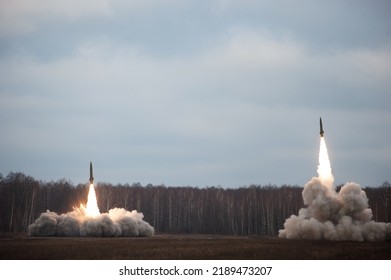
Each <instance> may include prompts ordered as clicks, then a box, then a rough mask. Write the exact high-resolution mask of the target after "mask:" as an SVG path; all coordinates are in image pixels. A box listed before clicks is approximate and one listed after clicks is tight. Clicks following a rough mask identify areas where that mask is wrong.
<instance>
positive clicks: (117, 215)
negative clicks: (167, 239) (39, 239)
mask: <svg viewBox="0 0 391 280" xmlns="http://www.w3.org/2000/svg"><path fill="white" fill-rule="evenodd" d="M143 218H144V215H143V214H142V213H138V212H137V211H136V210H133V211H131V212H129V211H127V210H125V209H123V208H114V209H111V210H110V211H109V212H108V213H103V214H99V215H97V216H94V217H91V216H88V215H86V208H84V207H80V208H75V209H74V210H73V211H72V212H68V213H66V214H62V215H58V214H57V213H54V212H50V211H49V210H48V211H47V212H45V213H42V214H41V215H40V216H39V218H38V219H37V220H36V221H35V222H34V223H33V224H31V225H29V227H28V233H29V235H30V236H107V237H116V236H152V235H154V228H153V227H152V226H151V225H150V224H148V223H147V222H145V221H144V220H143Z"/></svg>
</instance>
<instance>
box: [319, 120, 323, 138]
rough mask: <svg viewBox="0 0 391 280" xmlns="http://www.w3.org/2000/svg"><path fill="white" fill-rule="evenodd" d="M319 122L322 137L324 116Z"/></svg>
mask: <svg viewBox="0 0 391 280" xmlns="http://www.w3.org/2000/svg"><path fill="white" fill-rule="evenodd" d="M319 124H320V137H323V134H324V131H323V124H322V118H320V119H319Z"/></svg>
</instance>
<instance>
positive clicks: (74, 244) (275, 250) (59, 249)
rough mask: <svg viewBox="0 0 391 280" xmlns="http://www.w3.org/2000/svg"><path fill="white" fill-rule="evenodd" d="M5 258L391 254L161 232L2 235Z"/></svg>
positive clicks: (390, 245)
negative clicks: (128, 235)
mask: <svg viewBox="0 0 391 280" xmlns="http://www.w3.org/2000/svg"><path fill="white" fill-rule="evenodd" d="M0 259H8V260H18V259H25V260H30V259H41V260H42V259H45V260H46V259H54V260H68V259H84V260H95V259H103V260H111V259H140V260H151V259H155V260H165V259H186V260H189V259H220V260H221V259H269V260H281V259H282V260H294V259H299V260H310V259H349V260H357V259H387V260H390V259H391V242H389V241H388V242H346V241H310V240H286V239H280V238H277V237H273V238H267V237H258V236H256V237H244V236H206V235H196V236H194V235H157V236H154V237H149V238H140V237H137V238H93V237H76V238H74V237H72V238H71V237H27V236H26V235H6V236H2V237H0Z"/></svg>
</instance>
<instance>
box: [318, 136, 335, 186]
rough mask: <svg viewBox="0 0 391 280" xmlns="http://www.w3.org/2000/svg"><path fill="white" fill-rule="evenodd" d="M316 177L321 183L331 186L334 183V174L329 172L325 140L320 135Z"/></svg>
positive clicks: (329, 166)
mask: <svg viewBox="0 0 391 280" xmlns="http://www.w3.org/2000/svg"><path fill="white" fill-rule="evenodd" d="M318 177H319V179H320V181H321V182H322V184H323V185H325V186H327V187H329V188H332V187H333V185H334V176H333V174H332V173H331V165H330V159H329V154H328V152H327V146H326V141H325V139H324V137H323V136H322V137H320V148H319V165H318Z"/></svg>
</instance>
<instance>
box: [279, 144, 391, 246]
mask: <svg viewBox="0 0 391 280" xmlns="http://www.w3.org/2000/svg"><path fill="white" fill-rule="evenodd" d="M322 142H323V143H322ZM325 153H326V154H325ZM318 174H319V176H318V177H314V178H312V179H311V180H310V181H309V182H308V183H307V184H306V185H305V186H304V190H303V193H302V196H303V202H304V205H305V206H306V207H305V208H302V209H300V210H299V215H298V216H295V215H292V216H291V217H290V218H288V219H287V220H286V221H285V223H284V229H282V230H280V231H279V237H282V238H289V239H327V240H353V241H364V240H366V241H381V240H385V239H390V238H391V224H387V223H380V222H375V221H373V220H372V210H371V209H370V208H369V207H368V198H367V196H366V194H365V192H364V191H363V190H362V189H361V187H360V185H358V184H356V183H351V182H350V183H346V184H345V185H344V186H343V187H342V188H341V190H340V191H339V192H336V191H335V189H334V187H333V182H334V177H333V175H332V174H331V168H330V162H329V159H328V155H327V149H326V145H325V143H324V139H323V137H321V149H320V153H319V166H318Z"/></svg>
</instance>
